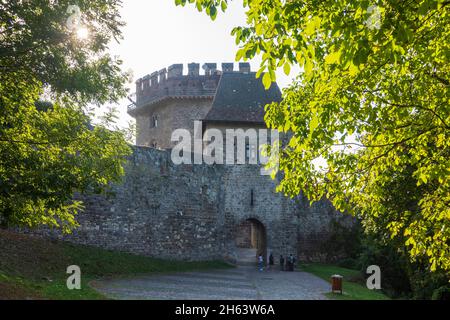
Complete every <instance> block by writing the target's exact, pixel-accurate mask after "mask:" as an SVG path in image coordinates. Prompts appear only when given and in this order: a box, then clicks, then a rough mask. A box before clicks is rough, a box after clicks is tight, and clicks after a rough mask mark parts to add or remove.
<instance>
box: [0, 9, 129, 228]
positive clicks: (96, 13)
mask: <svg viewBox="0 0 450 320" xmlns="http://www.w3.org/2000/svg"><path fill="white" fill-rule="evenodd" d="M72 4H73V1H64V0H62V1H51V0H34V1H6V2H5V1H2V2H0V221H1V222H2V223H3V224H7V225H21V226H22V225H24V226H28V227H35V226H39V225H48V226H52V227H61V228H63V230H64V231H66V232H69V231H70V230H71V229H72V228H73V227H75V226H76V225H77V223H76V220H75V217H74V215H75V214H76V213H77V212H78V211H79V210H80V209H82V203H81V202H80V201H74V200H73V194H74V193H75V192H86V193H89V192H101V191H104V190H105V188H106V187H107V186H108V184H109V182H111V181H118V179H119V178H120V176H121V175H122V174H123V168H122V165H123V164H124V162H125V157H126V155H128V154H129V152H130V148H129V147H128V145H127V143H126V141H125V139H124V133H123V132H120V131H110V130H108V129H107V125H102V124H100V125H96V126H92V125H91V115H90V114H89V112H88V108H87V106H88V104H90V103H94V104H101V103H107V102H117V101H118V100H119V99H120V98H122V97H124V95H125V94H126V89H125V83H126V81H127V74H125V73H123V72H121V69H120V64H121V61H120V60H117V59H115V58H112V57H110V56H109V55H108V54H107V52H106V49H107V44H108V42H109V41H110V40H111V39H113V38H117V39H119V38H120V27H121V26H122V25H123V23H122V22H121V21H120V20H119V13H118V9H119V5H120V1H115V0H113V1H103V0H94V1H87V0H86V1H83V0H79V1H77V5H78V6H79V9H80V12H81V16H80V19H79V20H77V21H76V22H77V24H75V25H74V24H72V25H74V28H71V25H70V24H69V23H68V19H70V18H71V14H72V13H73V12H70V11H69V10H68V8H69V5H72ZM81 27H83V28H85V30H87V32H88V35H89V36H88V38H86V39H81V38H79V37H77V31H79V28H81ZM42 100H49V101H50V102H43V101H42Z"/></svg>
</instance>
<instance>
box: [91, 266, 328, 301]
mask: <svg viewBox="0 0 450 320" xmlns="http://www.w3.org/2000/svg"><path fill="white" fill-rule="evenodd" d="M91 285H92V286H93V287H94V288H96V289H97V290H99V291H100V292H101V293H103V294H105V295H106V296H108V297H110V298H113V299H139V300H142V299H158V300H167V299H174V300H178V299H180V300H181V299H183V300H184V299H186V300H199V299H205V300H216V299H218V300H266V299H267V300H270V299H274V300H290V299H293V300H319V299H326V297H325V296H324V293H326V292H329V290H330V285H329V284H328V283H327V282H326V281H324V280H322V279H320V278H318V277H316V276H314V275H312V274H310V273H306V272H297V271H296V272H281V271H278V270H268V271H263V272H258V271H257V270H256V267H253V266H238V267H237V268H234V269H226V270H210V271H201V272H180V273H170V274H158V275H149V276H139V277H134V278H128V279H113V280H101V281H94V282H92V283H91Z"/></svg>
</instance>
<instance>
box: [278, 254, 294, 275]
mask: <svg viewBox="0 0 450 320" xmlns="http://www.w3.org/2000/svg"><path fill="white" fill-rule="evenodd" d="M296 261H297V260H296V259H295V257H294V256H293V255H292V253H291V254H290V255H289V256H288V257H287V259H285V258H284V257H283V255H282V254H281V255H280V269H281V271H294V268H295V262H296Z"/></svg>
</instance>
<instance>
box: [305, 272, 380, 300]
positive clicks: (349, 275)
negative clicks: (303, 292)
mask: <svg viewBox="0 0 450 320" xmlns="http://www.w3.org/2000/svg"><path fill="white" fill-rule="evenodd" d="M300 270H302V271H306V272H310V273H312V274H314V275H316V276H318V277H319V278H322V279H324V280H326V281H328V282H330V278H331V276H332V275H333V274H339V275H341V276H343V277H344V278H343V284H342V289H343V294H342V295H341V294H339V293H331V292H329V293H326V296H327V297H328V298H330V299H337V300H388V299H389V297H388V296H386V295H385V294H383V292H381V291H380V290H369V289H367V287H366V282H365V279H364V278H363V277H362V275H361V273H360V271H358V270H352V269H347V268H341V267H337V266H333V265H328V264H318V263H312V264H303V265H300ZM330 291H331V284H330Z"/></svg>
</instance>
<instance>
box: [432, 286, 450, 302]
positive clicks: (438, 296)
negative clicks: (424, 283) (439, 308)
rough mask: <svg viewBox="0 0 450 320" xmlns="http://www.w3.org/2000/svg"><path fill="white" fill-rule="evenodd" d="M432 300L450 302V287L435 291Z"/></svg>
mask: <svg viewBox="0 0 450 320" xmlns="http://www.w3.org/2000/svg"><path fill="white" fill-rule="evenodd" d="M431 300H447V301H448V300H450V287H449V286H442V287H440V288H437V289H436V290H434V291H433V295H432V296H431Z"/></svg>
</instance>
